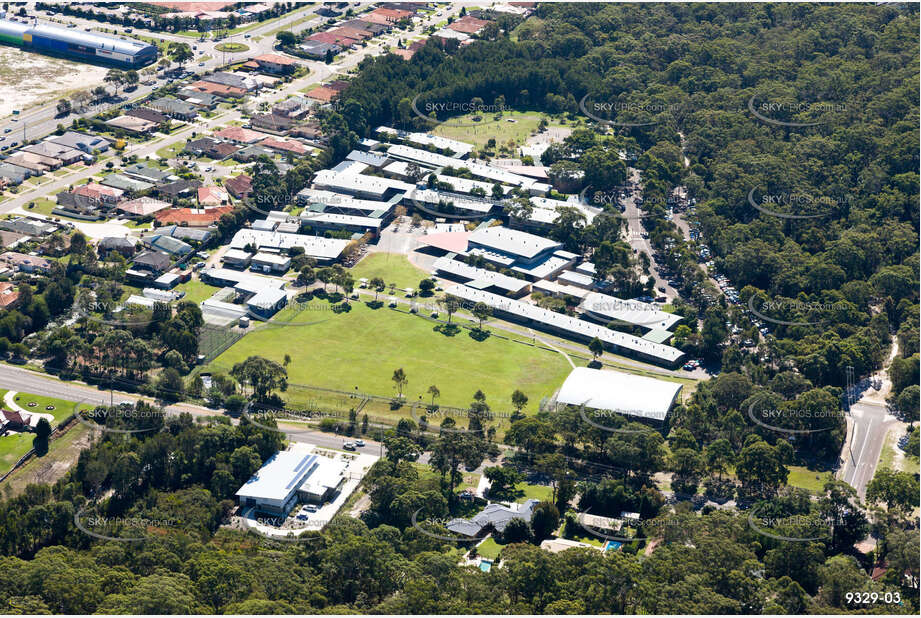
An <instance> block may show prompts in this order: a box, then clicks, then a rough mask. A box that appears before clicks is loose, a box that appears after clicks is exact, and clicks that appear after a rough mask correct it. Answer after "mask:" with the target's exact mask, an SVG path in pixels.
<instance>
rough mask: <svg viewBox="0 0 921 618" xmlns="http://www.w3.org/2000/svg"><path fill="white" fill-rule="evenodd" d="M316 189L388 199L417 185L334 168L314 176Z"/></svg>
mask: <svg viewBox="0 0 921 618" xmlns="http://www.w3.org/2000/svg"><path fill="white" fill-rule="evenodd" d="M313 186H314V188H316V189H326V190H328V191H334V192H337V193H346V194H348V195H353V196H355V197H358V198H362V199H372V200H379V201H384V202H385V201H387V200H388V199H390V198H391V197H393V196H394V195H397V194H400V193H402V194H405V193H406V192H407V191H412V190H413V189H414V188H415V185H411V184H409V183H405V182H402V181H399V180H393V179H390V178H379V177H377V176H364V175H362V174H353V173H337V172H334V171H333V170H320V171H319V172H317V175H316V178H314V181H313Z"/></svg>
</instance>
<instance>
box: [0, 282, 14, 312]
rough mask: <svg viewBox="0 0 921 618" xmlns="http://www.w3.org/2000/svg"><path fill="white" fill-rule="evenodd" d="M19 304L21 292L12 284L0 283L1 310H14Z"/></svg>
mask: <svg viewBox="0 0 921 618" xmlns="http://www.w3.org/2000/svg"><path fill="white" fill-rule="evenodd" d="M18 302H19V292H17V291H16V289H15V287H14V286H13V284H12V283H10V282H8V281H0V309H12V308H14V307H15V306H16V304H17V303H18Z"/></svg>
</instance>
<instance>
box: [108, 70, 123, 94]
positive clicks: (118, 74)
mask: <svg viewBox="0 0 921 618" xmlns="http://www.w3.org/2000/svg"><path fill="white" fill-rule="evenodd" d="M103 81H104V82H106V83H107V84H112V85H113V86H115V94H118V87H119V86H121V85H122V84H124V83H125V74H124V72H122V71H120V70H118V69H109V71H108V72H107V73H106V76H105V78H104V79H103Z"/></svg>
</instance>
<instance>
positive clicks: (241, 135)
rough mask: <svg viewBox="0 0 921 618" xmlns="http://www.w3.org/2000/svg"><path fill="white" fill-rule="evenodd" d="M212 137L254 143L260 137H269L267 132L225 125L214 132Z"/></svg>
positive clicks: (238, 142)
mask: <svg viewBox="0 0 921 618" xmlns="http://www.w3.org/2000/svg"><path fill="white" fill-rule="evenodd" d="M214 137H216V138H218V139H222V140H227V141H230V142H234V143H235V144H255V143H256V142H258V141H259V140H261V139H265V138H267V137H269V135H268V134H267V133H262V132H260V131H253V130H252V129H244V128H243V127H225V128H223V129H221V130H220V131H215V132H214Z"/></svg>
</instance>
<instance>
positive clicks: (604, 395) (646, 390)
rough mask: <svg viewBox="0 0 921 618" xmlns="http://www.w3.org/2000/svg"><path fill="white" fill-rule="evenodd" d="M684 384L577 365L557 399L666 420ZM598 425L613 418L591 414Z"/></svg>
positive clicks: (645, 417)
mask: <svg viewBox="0 0 921 618" xmlns="http://www.w3.org/2000/svg"><path fill="white" fill-rule="evenodd" d="M680 392H681V384H678V383H675V382H667V381H665V380H657V379H655V378H647V377H645V376H638V375H634V374H631V373H622V372H620V371H609V370H604V369H589V368H588V367H576V368H575V369H573V370H572V372H570V374H569V376H568V377H567V378H566V381H565V382H563V386H561V387H560V391H559V393H558V394H557V396H556V401H557V403H561V404H566V405H573V406H585V407H586V408H589V409H591V410H605V411H610V412H615V413H617V414H623V415H626V416H635V417H638V418H643V419H647V420H652V421H656V422H660V423H661V422H663V421H664V420H665V418H666V416H668V413H669V411H670V410H671V408H672V406H673V405H674V404H675V401H676V400H677V399H678V394H679V393H680ZM588 418H589V419H590V420H593V421H594V422H596V423H597V424H598V425H602V426H612V423H613V421H612V420H611V419H607V418H604V417H602V416H598V415H593V414H590V415H588Z"/></svg>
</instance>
